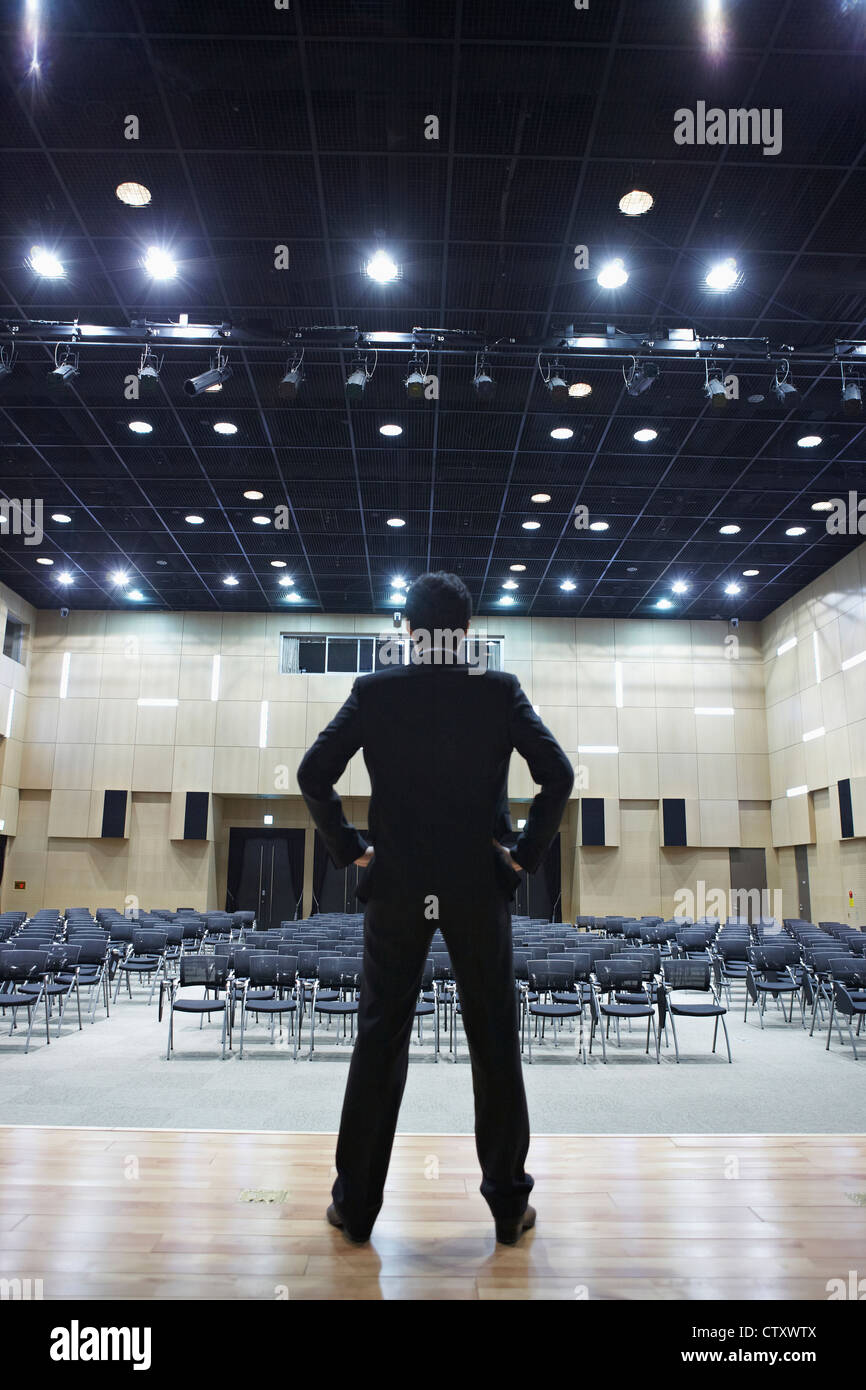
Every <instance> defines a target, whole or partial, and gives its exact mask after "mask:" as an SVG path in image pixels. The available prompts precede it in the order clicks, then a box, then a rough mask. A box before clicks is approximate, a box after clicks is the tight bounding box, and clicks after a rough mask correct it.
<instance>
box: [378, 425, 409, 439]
mask: <svg viewBox="0 0 866 1390" xmlns="http://www.w3.org/2000/svg"><path fill="white" fill-rule="evenodd" d="M379 433H380V434H385V435H387V436H388V438H389V439H394V438H396V436H397V435H398V434H402V433H403V426H402V425H380V426H379Z"/></svg>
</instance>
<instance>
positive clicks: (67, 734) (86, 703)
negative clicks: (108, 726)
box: [57, 700, 99, 743]
mask: <svg viewBox="0 0 866 1390" xmlns="http://www.w3.org/2000/svg"><path fill="white" fill-rule="evenodd" d="M58 704H59V710H58V719H57V742H58V743H93V742H95V740H96V716H97V713H98V705H99V702H98V700H60V701H59V702H58Z"/></svg>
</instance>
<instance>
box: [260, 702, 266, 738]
mask: <svg viewBox="0 0 866 1390" xmlns="http://www.w3.org/2000/svg"><path fill="white" fill-rule="evenodd" d="M267 746H268V702H267V700H262V708H261V712H260V714H259V747H260V748H267Z"/></svg>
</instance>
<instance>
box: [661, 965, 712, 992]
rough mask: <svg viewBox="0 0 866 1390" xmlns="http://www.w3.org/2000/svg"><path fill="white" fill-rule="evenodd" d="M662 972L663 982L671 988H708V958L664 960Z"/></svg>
mask: <svg viewBox="0 0 866 1390" xmlns="http://www.w3.org/2000/svg"><path fill="white" fill-rule="evenodd" d="M662 972H663V975H664V981H665V984H666V985H668V986H669V988H670V989H672V990H674V989H697V990H708V989H709V987H710V962H709V961H708V960H666V961H665V963H664V965H663V966H662Z"/></svg>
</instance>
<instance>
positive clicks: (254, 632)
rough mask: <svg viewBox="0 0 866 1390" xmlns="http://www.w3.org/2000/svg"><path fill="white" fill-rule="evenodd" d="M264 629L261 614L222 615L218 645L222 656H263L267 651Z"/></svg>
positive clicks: (264, 625)
mask: <svg viewBox="0 0 866 1390" xmlns="http://www.w3.org/2000/svg"><path fill="white" fill-rule="evenodd" d="M266 628H267V624H266V619H265V615H264V614H263V613H224V614H223V624H222V641H221V644H220V651H221V652H222V655H223V656H260V657H261V656H264V655H265V653H266V651H267V636H266ZM287 630H288V631H291V630H292V629H287Z"/></svg>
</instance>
